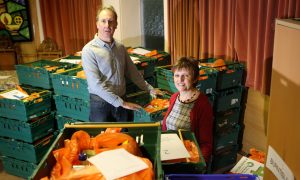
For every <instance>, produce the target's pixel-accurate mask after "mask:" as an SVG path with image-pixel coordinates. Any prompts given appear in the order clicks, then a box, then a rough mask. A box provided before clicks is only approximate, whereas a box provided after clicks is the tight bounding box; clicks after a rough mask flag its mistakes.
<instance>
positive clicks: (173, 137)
mask: <svg viewBox="0 0 300 180" xmlns="http://www.w3.org/2000/svg"><path fill="white" fill-rule="evenodd" d="M189 157H191V156H190V154H189V152H188V151H187V149H186V148H185V146H184V144H183V142H182V141H181V140H180V139H179V137H178V135H177V134H175V133H166V134H161V147H160V158H161V160H162V161H165V160H171V159H180V158H189Z"/></svg>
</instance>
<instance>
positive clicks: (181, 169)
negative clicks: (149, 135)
mask: <svg viewBox="0 0 300 180" xmlns="http://www.w3.org/2000/svg"><path fill="white" fill-rule="evenodd" d="M165 133H177V134H178V131H173V130H169V131H163V132H162V134H165ZM181 134H182V138H183V139H184V140H191V141H192V142H194V143H195V144H196V146H197V147H198V152H199V156H200V162H198V163H194V162H181V163H167V162H162V167H163V171H164V173H165V174H175V173H176V174H203V173H205V172H206V163H205V160H204V158H203V155H202V152H201V149H200V147H199V144H198V142H197V139H196V137H195V134H194V133H193V132H191V131H181Z"/></svg>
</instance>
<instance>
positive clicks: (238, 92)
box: [214, 86, 244, 112]
mask: <svg viewBox="0 0 300 180" xmlns="http://www.w3.org/2000/svg"><path fill="white" fill-rule="evenodd" d="M243 90H244V87H243V86H239V87H235V88H232V89H225V90H222V91H218V92H216V93H215V104H214V108H215V111H216V112H223V111H227V110H229V109H232V108H240V107H241V102H242V95H243Z"/></svg>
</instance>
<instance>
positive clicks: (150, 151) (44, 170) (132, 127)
mask: <svg viewBox="0 0 300 180" xmlns="http://www.w3.org/2000/svg"><path fill="white" fill-rule="evenodd" d="M109 127H110V128H111V127H121V128H124V129H125V130H126V132H124V133H128V134H129V135H131V136H132V137H134V138H135V137H137V136H140V135H142V134H143V141H144V144H143V145H142V146H140V149H141V151H142V153H143V155H144V156H145V157H147V158H149V159H150V161H151V162H152V164H153V168H154V173H155V179H158V180H162V179H163V171H162V167H161V162H160V133H161V127H160V123H75V124H73V125H72V124H71V125H67V126H66V127H65V128H64V130H63V131H62V132H60V134H59V135H58V137H57V138H56V140H55V141H54V143H53V145H52V146H51V147H50V149H49V151H48V152H47V154H46V155H45V156H44V158H43V159H42V161H41V162H40V164H39V166H38V167H37V168H36V169H35V171H34V172H33V174H32V175H31V177H29V179H41V178H43V177H45V176H50V173H51V170H52V168H53V166H54V165H55V163H56V160H55V158H54V156H53V154H52V151H53V150H55V149H58V148H61V147H63V146H64V140H65V139H70V138H71V136H72V134H73V133H74V132H76V131H77V130H84V131H86V132H88V133H89V134H90V136H96V135H97V134H99V133H100V132H101V131H103V130H105V129H106V128H109Z"/></svg>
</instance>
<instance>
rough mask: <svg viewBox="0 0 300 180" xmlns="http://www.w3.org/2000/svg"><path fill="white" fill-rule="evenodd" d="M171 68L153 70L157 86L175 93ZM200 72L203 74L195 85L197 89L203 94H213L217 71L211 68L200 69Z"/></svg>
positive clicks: (160, 67)
mask: <svg viewBox="0 0 300 180" xmlns="http://www.w3.org/2000/svg"><path fill="white" fill-rule="evenodd" d="M171 69H172V66H171V65H168V66H158V67H156V68H155V71H156V78H157V86H158V87H159V88H161V89H165V90H167V91H170V92H172V93H175V92H177V91H178V90H177V88H176V87H175V84H174V79H173V72H172V70H171ZM200 70H201V71H202V72H204V74H201V75H200V77H199V80H198V83H197V88H198V89H199V90H201V91H202V92H204V93H205V94H213V93H214V92H215V90H216V86H217V71H216V70H215V69H213V68H208V67H201V68H200Z"/></svg>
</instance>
